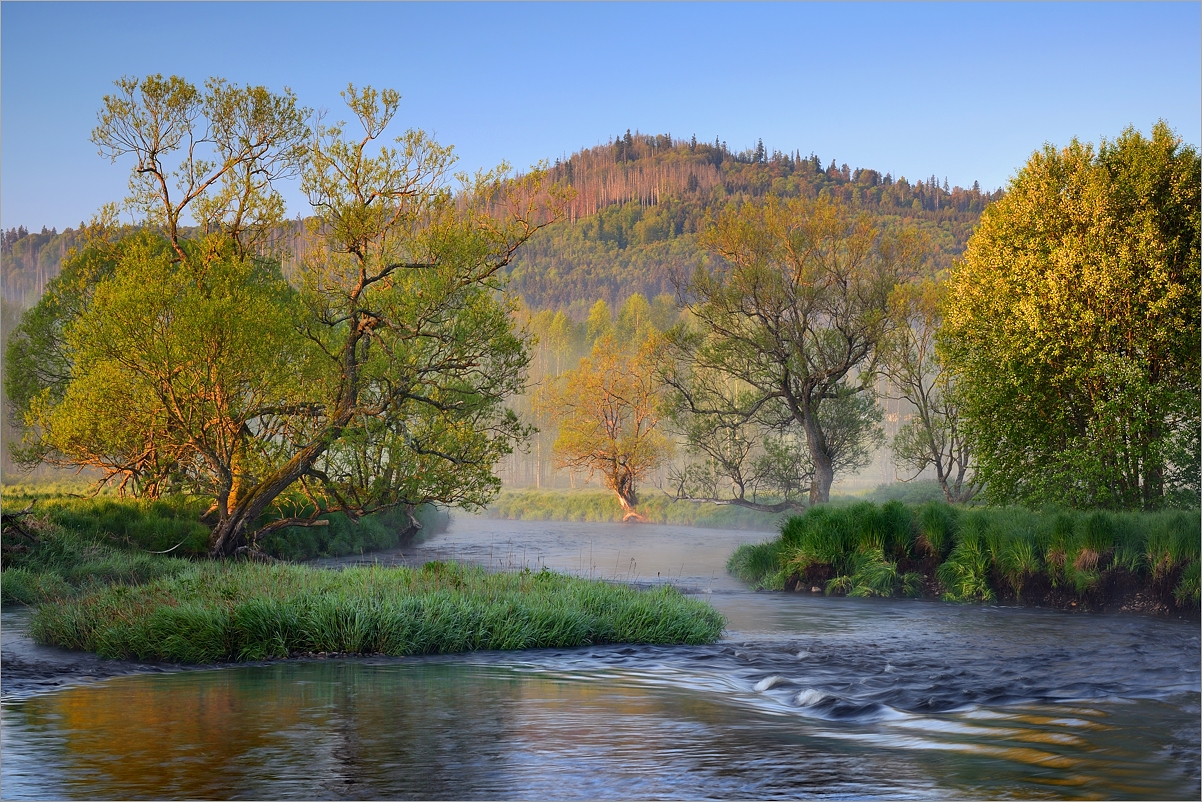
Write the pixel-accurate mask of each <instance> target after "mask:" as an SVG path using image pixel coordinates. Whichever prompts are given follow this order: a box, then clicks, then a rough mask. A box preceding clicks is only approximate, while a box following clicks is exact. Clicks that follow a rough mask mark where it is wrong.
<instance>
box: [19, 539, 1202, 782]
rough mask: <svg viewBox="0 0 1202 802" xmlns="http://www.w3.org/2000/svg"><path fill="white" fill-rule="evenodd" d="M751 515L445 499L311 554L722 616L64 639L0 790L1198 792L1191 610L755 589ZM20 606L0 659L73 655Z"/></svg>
mask: <svg viewBox="0 0 1202 802" xmlns="http://www.w3.org/2000/svg"><path fill="white" fill-rule="evenodd" d="M759 537H767V536H766V535H758V534H756V533H747V532H734V531H724V530H705V529H695V528H685V527H667V526H640V525H626V526H623V525H617V524H568V523H555V522H530V521H496V520H487V519H481V518H471V517H467V516H460V517H458V518H457V519H456V520H455V521H454V522H453V523H452V526H451V529H450V531H448V532H446V533H445V534H441V535H438V536H435V537H433V538H431V540H429V541H428V542H426V543H423V544H420V545H418V546H415V547H414V548H412V549H410V550H406V551H405V552H403V553H402V552H394V553H384V554H377V555H368V556H366V557H355V558H345V559H342V560H337V561H326V563H327V564H350V563H355V562H359V561H367V562H370V561H379V562H383V563H395V564H407V565H414V564H418V563H421V562H425V561H427V560H430V559H457V560H460V561H465V562H476V563H480V564H484V565H492V566H493V567H494V568H507V567H508V568H517V567H525V566H529V567H531V568H533V569H536V570H537V569H538V568H540V567H542V566H544V565H545V566H548V567H550V568H552V569H554V570H560V571H566V572H570V573H575V574H581V575H585V576H590V575H591V576H594V577H599V578H603V579H608V580H617V581H632V582H638V583H654V582H671V583H673V584H676V585H678V586H679V587H680V588H681V589H682V590H686V591H687V592H690V593H697V594H699V595H701V596H702V597H703V598H705V599H707V600H708V601H709V602H710V603H712V604H713V605H714V606H715V607H717V608H718V609H719V610H721V611H722V612H723V613H724V614H725V615H726V617H727V619H728V622H729V623H728V628H727V632H726V634H725V636H724V637H723V639H722V640H721V641H720V642H719V643H717V644H715V645H713V646H706V647H646V646H607V647H591V648H581V649H570V650H535V651H527V652H508V653H500V652H493V653H476V654H467V655H454V656H445V657H428V658H405V659H389V658H355V659H313V660H307V661H285V662H276V663H265V664H253V665H239V666H223V667H218V668H207V669H189V670H163V668H164V667H161V666H151V667H142V669H139V668H137V667H130V666H125V667H124V670H133V671H134V672H135V673H128V674H124V675H119V676H110V677H107V678H101V679H95V678H94V677H96V676H100V675H103V674H104V673H105V672H106V671H107V672H108V673H115V672H117V671H119V670H122V666H121V665H116V666H113V665H109V664H103V665H92V666H91V667H88V666H83V667H82V668H79V669H77V670H76V674H77V675H78V676H76V677H75V679H74V680H72V681H68V682H59V683H57V684H54V683H52V684H43V685H38V684H36V683H34V684H28V683H27V684H25V685H19V686H10V687H9V688H8V689H7V690H6V697H5V699H4V704H3V719H2V722H0V738H2V740H0V754H2V757H3V763H2V766H0V794H2V796H3V797H4V798H6V799H8V798H12V799H18V798H31V797H36V798H46V797H53V798H89V799H118V798H119V799H132V798H139V797H142V798H145V797H155V798H164V797H172V798H268V799H285V798H305V799H308V798H420V799H533V798H545V799H598V798H615V797H616V798H622V799H630V798H639V799H702V798H715V799H729V798H757V799H771V798H796V797H841V798H847V797H852V798H868V797H887V798H924V799H930V798H938V799H943V798H949V797H957V798H964V797H970V798H982V797H1020V798H1086V799H1088V798H1114V799H1125V798H1131V799H1198V798H1199V796H1200V795H1202V794H1200V791H1202V780H1200V771H1199V759H1200V752H1202V743H1200V740H1202V739H1200V735H1199V721H1200V719H1199V716H1200V711H1199V691H1200V687H1199V664H1200V660H1202V655H1200V644H1199V631H1198V626H1197V624H1196V623H1192V622H1187V621H1174V620H1164V619H1156V618H1148V617H1140V616H1137V615H1089V614H1080V613H1065V612H1060V611H1052V610H1032V609H1019V608H1005V607H985V606H957V605H951V604H943V603H940V602H931V601H911V600H882V599H847V598H825V597H821V596H810V595H808V594H806V595H794V594H785V593H754V592H750V591H748V590H747V589H746V588H745V587H743V586H742V585H741V584H740V583H738V582H737V581H735V580H734V579H733V578H731V577H729V576H728V575H726V573H725V571H724V569H723V566H724V563H725V561H726V558H727V557H728V556H729V554H730V552H731V551H732V550H733V549H734V548H735V547H736V546H737V545H738V544H739V543H741V542H746V541H748V540H754V539H757V538H759ZM24 620H25V615H24V613H22V612H21V611H12V610H8V611H6V612H5V613H4V626H5V633H4V635H5V641H6V646H5V647H4V648H5V654H4V661H5V662H6V663H8V662H10V661H15V660H17V659H45V660H50V661H53V660H55V659H58V660H67V659H79V656H78V655H75V656H72V655H65V654H63V653H59V650H52V649H45V648H43V647H35V646H31V645H30V644H29V643H28V641H27V639H24V636H23V635H22V634H21V628H22V626H23V621H24ZM39 655H40V657H39ZM95 662H96V663H97V664H99V663H102V661H95ZM168 668H170V667H168ZM143 669H145V670H143ZM85 675H90V676H91V677H93V678H91V679H89V678H88V676H85ZM14 687H15V688H16V689H15V690H13V688H14Z"/></svg>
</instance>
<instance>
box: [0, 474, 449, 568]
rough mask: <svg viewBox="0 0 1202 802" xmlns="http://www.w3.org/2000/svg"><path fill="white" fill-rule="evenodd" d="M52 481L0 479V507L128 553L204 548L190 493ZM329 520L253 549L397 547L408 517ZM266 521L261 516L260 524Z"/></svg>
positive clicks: (300, 555) (434, 524) (289, 555)
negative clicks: (89, 491) (71, 489)
mask: <svg viewBox="0 0 1202 802" xmlns="http://www.w3.org/2000/svg"><path fill="white" fill-rule="evenodd" d="M60 489H61V488H59V487H58V486H56V485H46V484H41V485H6V486H5V488H4V501H3V506H4V510H5V512H13V511H16V510H22V509H25V508H26V506H28V504H29V503H30V502H33V503H34V507H33V510H34V513H35V514H36V517H37V519H38V520H40V521H43V522H45V523H47V524H49V525H50V526H51V527H52V528H58V529H62V530H65V531H67V532H70V533H72V534H74V535H75V536H77V537H78V538H79V539H81V541H84V542H93V543H96V544H100V545H107V546H112V547H114V548H117V549H125V550H129V551H134V552H156V551H166V550H168V549H170V550H171V554H172V555H174V556H178V557H189V556H191V557H198V556H202V555H205V554H207V553H208V541H209V528H208V527H207V526H205V525H204V524H202V523H201V522H200V518H201V516H202V515H203V514H204V513H205V512H206V510H207V508H208V506H209V504H208V501H207V500H204V499H199V498H196V497H193V496H165V497H163V498H159V499H153V500H151V499H134V498H121V497H118V496H116V495H113V494H111V493H108V494H101V495H97V496H95V497H88V496H79V495H75V494H67V493H61V492H59V490H60ZM324 517H325V518H326V519H327V520H329V522H330V523H329V525H327V526H318V527H287V528H284V529H278V530H276V531H274V532H271V533H269V534H267V535H266V536H264V538H263V539H262V541H261V542H259V543H258V546H259V548H260V549H261V550H262V551H264V552H265V553H267V554H269V555H271V556H272V557H277V558H279V559H283V560H308V559H312V558H314V557H342V556H344V555H347V554H362V553H364V552H370V551H379V550H382V549H391V548H396V547H397V546H400V545H402V543H401V542H400V539H399V535H400V533H401V531H402V530H403V529H405V528H406V527H407V526H408V519H407V518H406V517H405V515H404V513H403V512H401V511H399V510H389V511H387V512H383V513H378V514H376V515H367V516H364V517H363V518H361V519H360V520H359V521H358V522H355V521H352V520H351V519H350V518H348V517H347V516H346V515H343V514H341V513H334V514H331V515H326V516H324ZM416 517H417V519H418V520H419V521H420V522H421V524H422V529H421V531H420V532H419V536H420V537H426V536H429V535H431V534H435V533H438V532H442V531H445V530H446V528H447V524H448V523H449V522H450V516H449V514H448V513H447V512H446V510H443V509H439V508H436V507H433V506H429V505H427V506H422V507H418V509H417V513H416ZM270 520H271V517H270V516H265V517H264V518H263V519H261V521H260V522H259V523H260V524H263V523H267V522H268V521H270Z"/></svg>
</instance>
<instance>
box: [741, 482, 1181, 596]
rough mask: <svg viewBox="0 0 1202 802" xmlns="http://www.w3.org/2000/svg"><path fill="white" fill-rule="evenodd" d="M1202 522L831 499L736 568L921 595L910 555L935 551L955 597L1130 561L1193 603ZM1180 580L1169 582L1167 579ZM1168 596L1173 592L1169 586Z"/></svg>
mask: <svg viewBox="0 0 1202 802" xmlns="http://www.w3.org/2000/svg"><path fill="white" fill-rule="evenodd" d="M1200 540H1202V523H1200V520H1199V516H1198V515H1197V513H1196V512H1188V513H1187V512H1182V511H1165V512H1155V513H1119V514H1116V513H1111V512H1106V511H1097V510H1095V511H1092V512H1088V513H1083V512H1074V511H1065V510H1056V509H1049V510H1046V511H1044V512H1038V513H1037V512H1032V511H1031V510H1028V509H1024V508H1020V507H1003V508H977V509H974V508H956V507H952V506H950V505H947V504H944V503H942V502H928V503H926V504H923V505H922V506H919V507H913V506H907V505H904V504H902V503H900V502H897V501H893V502H889V503H887V504H885V505H883V506H877V505H874V504H871V503H868V502H861V503H858V504H850V505H822V506H818V507H813V508H811V509H809V510H807V511H806V513H805V514H804V515H798V516H793V517H791V518H789V519H788V520H787V521H786V522H785V524H784V525H783V526H782V527H781V534H780V537H779V538H777V539H776V540H773V541H769V542H766V543H761V544H759V545H755V546H751V545H744V546H740V547H739V549H738V550H737V551H736V552H735V553H734V555H733V556H732V557H731V559H730V562H729V563H728V566H727V568H728V570H729V571H730V572H731V573H732V574H734V575H735V576H737V577H738V578H739V579H740V580H742V581H744V582H747V583H748V584H751V585H754V586H757V587H763V588H781V587H784V586H785V584H786V583H787V582H788V580H789V579H790V577H793V576H802V575H804V574H805V573H806V572H807V571H810V570H816V571H818V572H819V575H823V574H825V575H826V576H829V577H831V578H830V579H829V580H828V581H827V584H826V590H827V592H828V593H844V594H848V595H854V596H895V595H899V594H901V595H906V596H915V595H922V594H923V593H924V592H925V587H924V586H925V582H926V577H924V576H923V575H922V574H921V573H919V572H917V571H913V570H906V571H904V572H903V570H902V569H901V568H900V567H899V564H900V563H901V562H902V561H911V563H912V562H913V561H920V560H925V559H928V558H931V557H934V559H935V573H934V578H935V579H937V580H938V581H939V583H940V585H942V588H943V597H944V598H945V599H946V600H948V601H959V602H970V601H978V602H980V601H992V600H994V599H996V598H997V597H998V596H999V594H1002V593H1003V592H1006V593H1013V595H1014V597H1015V598H1016V599H1018V600H1022V599H1023V598H1024V597H1023V593H1024V589H1027V588H1029V586H1030V583H1031V582H1032V580H1034V579H1036V578H1039V577H1043V578H1044V581H1045V587H1046V585H1047V584H1050V585H1052V586H1054V587H1058V588H1060V589H1061V590H1064V591H1066V592H1068V593H1070V594H1073V595H1075V596H1077V597H1080V598H1085V597H1087V596H1088V595H1089V594H1090V593H1091V592H1093V591H1095V590H1096V589H1097V588H1098V587H1099V585H1100V583H1101V582H1102V580H1103V578H1104V577H1106V576H1107V575H1108V574H1110V573H1113V572H1115V571H1126V572H1128V573H1130V574H1132V575H1133V576H1135V577H1136V578H1138V579H1142V581H1143V582H1145V583H1146V584H1147V585H1149V586H1150V589H1155V588H1156V587H1160V588H1161V590H1159V591H1156V593H1157V595H1158V596H1159V597H1160V598H1162V599H1167V598H1172V599H1175V600H1176V602H1177V604H1178V605H1179V606H1183V607H1188V606H1189V605H1191V604H1194V602H1191V601H1190V600H1191V599H1193V598H1195V595H1196V590H1195V588H1196V587H1197V585H1196V583H1197V579H1196V577H1197V569H1196V566H1197V565H1198V564H1199V550H1200ZM1169 582H1172V583H1173V584H1172V585H1171V586H1170V585H1168V584H1166V583H1169ZM1166 594H1168V595H1167V596H1166Z"/></svg>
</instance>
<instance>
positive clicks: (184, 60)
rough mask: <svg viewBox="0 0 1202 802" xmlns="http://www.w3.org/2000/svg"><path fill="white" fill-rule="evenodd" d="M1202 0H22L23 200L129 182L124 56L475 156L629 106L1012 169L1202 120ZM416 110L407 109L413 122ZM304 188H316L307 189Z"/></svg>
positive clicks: (5, 221) (8, 46)
mask: <svg viewBox="0 0 1202 802" xmlns="http://www.w3.org/2000/svg"><path fill="white" fill-rule="evenodd" d="M1199 8H1200V7H1199V4H1198V3H1175V4H1156V3H1132V4H1122V3H1102V4H1091V3H1067V4H1041V3H1020V4H954V3H935V4H904V3H887V4H852V3H831V4H762V5H761V4H723V3H705V4H690V3H656V4H650V3H643V4H625V3H603V4H586V3H571V4H557V3H526V4H505V3H486V4H473V3H437V4H423V3H286V2H273V3H258V4H241V3H146V2H140V3H128V4H120V3H26V2H9V1H8V0H6V1H5V2H4V3H3V4H2V5H0V26H2V27H0V81H2V86H0V89H2V92H0V115H2V117H0V136H2V139H0V143H2V144H0V148H2V150H0V168H2V171H3V172H2V173H0V203H2V207H0V224H2V225H3V226H4V227H5V228H7V227H11V226H16V225H19V224H24V225H26V226H29V227H31V228H40V227H41V226H42V225H47V226H55V227H58V228H59V229H60V230H61V229H62V228H64V227H66V226H74V225H77V224H78V223H79V222H80V220H82V219H85V218H88V217H90V216H91V214H92V213H93V212H94V211H95V210H96V209H97V207H99V205H100V204H101V203H103V202H105V201H108V200H116V199H119V198H120V197H121V196H122V195H123V194H124V190H125V183H126V178H127V175H128V172H127V171H128V169H129V166H130V165H129V164H128V163H127V162H120V163H118V165H110V164H109V163H108V162H107V161H105V160H104V159H102V158H100V157H99V156H97V155H96V151H95V148H94V147H93V146H92V145H91V144H90V143H89V142H88V135H89V132H90V131H91V129H92V127H93V126H94V125H95V119H96V111H97V109H98V108H99V105H100V99H101V97H102V96H103V95H104V94H105V93H106V92H107V91H109V89H110V87H111V82H112V81H113V79H115V78H117V77H119V76H122V75H145V74H147V73H152V72H160V73H163V74H165V75H166V74H173V73H174V74H179V75H183V76H185V77H186V78H188V79H190V80H192V81H194V82H196V83H200V82H202V81H203V79H204V78H205V77H207V76H209V75H219V76H222V77H225V78H228V79H230V80H232V81H237V82H240V83H261V84H265V85H267V86H268V87H271V88H280V87H283V86H289V87H291V88H292V89H293V90H294V91H295V92H296V93H297V94H298V95H299V97H300V99H301V102H302V103H304V104H305V105H308V106H312V107H319V108H320V107H324V108H328V109H330V110H331V111H332V112H334V114H336V115H339V116H340V115H341V106H340V104H341V101H340V99H339V97H338V92H339V91H340V90H341V89H343V88H344V87H345V86H346V84H347V82H354V83H355V84H356V85H363V84H372V85H374V86H377V87H383V86H390V87H394V88H396V89H398V90H399V91H400V92H401V95H402V96H403V100H402V103H401V113H400V115H399V117H398V121H399V123H400V126H398V129H397V132H398V133H399V132H400V127H410V126H412V127H420V128H424V129H425V130H427V131H430V132H434V133H435V134H436V135H437V136H438V138H439V139H440V141H443V142H446V143H451V144H454V145H455V146H456V150H457V152H458V154H459V156H460V158H461V166H462V167H464V168H465V169H469V170H474V169H476V168H478V167H488V166H492V165H494V164H496V163H497V162H499V161H501V160H503V159H504V160H507V161H509V162H511V163H513V164H514V165H516V166H519V167H522V166H526V165H529V164H531V163H533V162H536V161H538V160H540V159H552V160H553V159H554V158H556V157H557V156H562V155H565V154H568V153H571V152H572V151H574V150H577V149H579V148H581V147H587V146H591V145H595V144H597V143H598V142H604V141H606V140H607V139H609V138H610V137H612V136H614V135H615V134H619V133H622V132H624V131H625V130H626V129H627V128H631V129H638V130H641V131H643V132H645V133H665V132H670V133H671V134H672V135H674V136H677V137H681V138H687V137H689V136H690V135H692V134H696V136H697V138H698V139H702V140H710V141H712V140H713V139H714V138H715V137H716V136H717V137H720V138H722V139H724V140H726V141H727V142H728V143H729V145H730V147H731V148H732V149H735V150H741V149H743V148H747V147H751V146H754V144H755V142H756V140H757V139H758V138H763V140H764V144H765V146H766V147H767V148H768V149H769V150H771V149H774V148H775V149H780V150H794V149H796V150H800V151H802V153H803V154H808V153H810V152H814V153H817V154H818V155H819V156H820V157H821V158H822V159H823V161H824V162H829V161H830V160H831V159H832V158H834V159H837V160H838V161H839V163H844V162H846V163H847V164H850V165H851V166H853V167H872V168H875V169H878V170H881V171H891V172H892V173H893V174H894V175H895V176H898V175H905V176H908V177H910V178H911V179H917V178H923V177H926V176H929V175H932V174H934V175H937V176H939V177H940V178H943V177H945V176H946V177H947V178H948V179H949V180H950V181H951V183H953V184H960V185H962V186H969V185H971V184H972V182H973V181H974V180H979V181H980V182H981V185H982V186H983V187H987V188H993V187H997V186H1001V185H1004V184H1005V182H1006V181H1007V179H1008V178H1009V177H1010V176H1011V175H1013V173H1014V172H1015V171H1016V170H1017V168H1018V167H1019V166H1021V165H1022V164H1023V162H1024V161H1025V160H1026V159H1027V157H1028V156H1029V155H1030V153H1031V152H1032V151H1033V150H1035V149H1036V148H1038V147H1040V146H1041V145H1042V144H1043V143H1044V142H1052V143H1055V144H1058V145H1062V144H1065V143H1067V142H1068V140H1069V139H1070V138H1071V137H1073V136H1077V137H1079V138H1081V139H1085V140H1089V141H1095V142H1096V141H1097V140H1098V138H1099V137H1102V136H1106V137H1113V136H1114V135H1116V134H1118V133H1119V132H1120V131H1121V130H1122V129H1123V128H1124V127H1126V126H1127V125H1135V126H1136V127H1137V128H1139V129H1141V130H1143V131H1147V130H1149V129H1150V127H1151V126H1152V124H1153V123H1154V122H1155V121H1156V120H1157V119H1158V118H1164V119H1166V120H1167V121H1168V122H1169V123H1170V125H1172V126H1173V127H1174V128H1175V129H1176V130H1177V132H1178V133H1179V134H1180V135H1181V136H1182V137H1183V138H1184V139H1185V140H1186V141H1187V142H1189V143H1192V144H1195V145H1197V144H1198V142H1199V127H1200V118H1202V109H1200V97H1202V85H1200V84H1202V78H1200V76H1202V56H1200V45H1199V42H1200V12H1199ZM394 125H395V123H394ZM287 194H288V198H289V204H290V206H289V211H290V213H291V214H293V215H295V214H296V213H298V212H304V211H305V207H304V206H303V204H302V201H301V198H300V196H299V194H298V193H296V192H295V191H289V192H288V193H287Z"/></svg>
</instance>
